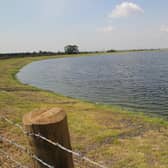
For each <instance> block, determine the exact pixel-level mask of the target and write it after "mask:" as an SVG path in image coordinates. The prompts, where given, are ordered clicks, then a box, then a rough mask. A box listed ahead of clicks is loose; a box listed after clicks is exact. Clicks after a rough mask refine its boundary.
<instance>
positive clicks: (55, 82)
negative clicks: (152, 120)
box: [17, 51, 168, 117]
mask: <svg viewBox="0 0 168 168" xmlns="http://www.w3.org/2000/svg"><path fill="white" fill-rule="evenodd" d="M17 77H18V78H19V79H20V80H21V81H22V82H23V83H26V84H31V85H33V86H37V87H40V88H43V89H47V90H51V91H54V92H57V93H61V94H64V95H67V96H71V97H75V98H82V99H85V100H89V101H93V102H97V103H105V104H112V105H117V106H122V107H124V108H128V109H131V110H133V111H135V112H136V111H142V112H145V113H148V114H156V115H162V116H165V117H168V104H167V103H168V52H166V51H162V52H137V53H125V54H114V55H104V56H103V55H102V56H88V57H78V58H60V59H50V60H43V61H38V62H33V63H31V64H29V65H27V66H25V67H24V68H23V69H21V71H20V72H19V73H18V74H17Z"/></svg>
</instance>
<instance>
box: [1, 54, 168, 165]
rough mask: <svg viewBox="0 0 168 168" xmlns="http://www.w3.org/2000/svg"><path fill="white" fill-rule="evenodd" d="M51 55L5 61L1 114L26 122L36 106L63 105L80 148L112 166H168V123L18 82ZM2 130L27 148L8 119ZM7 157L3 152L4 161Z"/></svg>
mask: <svg viewBox="0 0 168 168" xmlns="http://www.w3.org/2000/svg"><path fill="white" fill-rule="evenodd" d="M81 56H84V55H81ZM59 57H69V56H66V55H64V56H59ZM49 58H53V56H52V57H28V58H13V59H5V60H0V114H1V115H4V116H6V117H8V118H9V119H11V120H13V121H14V122H16V123H21V122H22V117H23V115H24V114H25V113H27V112H30V111H31V110H34V109H39V108H50V107H61V108H63V109H64V110H65V111H66V112H67V115H68V122H69V128H70V134H71V142H72V146H73V149H74V150H80V151H81V152H83V153H84V154H86V155H87V156H88V157H90V158H92V159H93V160H96V161H99V162H101V163H103V164H104V165H106V166H107V167H114V168H123V167H124V168H167V167H168V157H167V156H168V121H166V120H164V119H162V118H156V117H149V116H146V115H144V114H143V113H138V114H137V113H134V112H130V111H127V110H123V109H121V108H120V107H114V106H107V105H100V104H99V105H97V104H93V103H89V102H87V101H82V100H77V99H73V98H69V97H65V96H62V95H60V94H55V93H52V92H47V91H43V90H41V89H38V88H35V87H32V86H28V85H23V84H21V83H20V82H19V81H17V80H16V78H15V74H16V73H17V72H18V71H19V69H20V68H21V67H23V66H24V65H26V64H28V63H31V62H32V61H38V60H42V59H49ZM55 58H57V57H55ZM0 132H1V135H4V136H7V137H9V138H12V139H15V140H16V141H17V142H19V143H21V144H23V145H25V146H27V139H26V137H24V136H23V135H22V134H21V132H20V130H18V129H16V128H13V127H12V126H10V125H9V124H7V123H6V122H4V121H0ZM0 146H1V147H3V148H4V149H5V150H6V151H9V152H10V153H13V156H15V158H16V159H18V160H20V161H21V162H22V163H24V164H28V165H29V164H30V163H29V158H28V157H27V156H26V155H23V154H20V152H19V151H18V150H16V149H14V148H11V147H10V146H7V145H4V144H1V145H0ZM2 159H3V157H2V156H0V163H1V160H2ZM2 166H3V164H2Z"/></svg>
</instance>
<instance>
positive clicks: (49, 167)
mask: <svg viewBox="0 0 168 168" xmlns="http://www.w3.org/2000/svg"><path fill="white" fill-rule="evenodd" d="M0 118H1V119H3V120H5V121H6V122H8V123H9V124H11V125H14V126H15V127H17V128H19V129H20V130H21V131H22V132H23V133H24V134H25V135H27V136H35V137H38V138H40V139H42V140H44V141H46V142H48V143H50V144H52V145H54V146H56V147H58V148H59V149H61V150H63V151H66V152H68V153H71V154H72V155H74V156H76V157H78V158H79V159H81V160H83V161H86V162H88V163H90V164H92V165H94V166H97V167H99V168H107V167H106V166H104V165H101V164H100V163H98V162H95V161H93V160H91V159H89V158H87V157H86V156H82V155H81V154H80V153H77V152H74V151H72V150H70V149H67V148H65V147H64V146H62V145H61V144H59V143H56V142H53V141H52V140H50V139H47V138H46V137H43V136H41V135H40V134H35V133H29V132H26V131H25V130H24V129H23V127H22V126H21V125H19V124H17V123H14V122H13V121H11V120H9V119H7V118H5V117H2V116H1V117H0ZM0 139H2V137H1V136H0ZM8 142H12V141H10V140H8ZM11 144H13V145H15V146H16V147H18V148H20V149H22V150H24V151H26V152H28V151H27V149H25V148H24V147H23V146H21V145H19V144H16V143H11ZM29 155H30V152H29ZM31 157H32V158H33V159H35V160H37V161H39V162H40V163H42V164H43V165H45V166H46V167H48V168H54V167H53V166H51V165H48V164H47V163H46V162H44V161H42V160H41V159H40V158H38V157H37V156H35V155H33V154H31Z"/></svg>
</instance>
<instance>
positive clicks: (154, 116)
mask: <svg viewBox="0 0 168 168" xmlns="http://www.w3.org/2000/svg"><path fill="white" fill-rule="evenodd" d="M94 55H95V54H94ZM80 56H81V57H82V56H85V55H79V56H76V55H75V56H70V57H68V58H73V57H80ZM86 56H87V55H86ZM95 56H97V55H95ZM62 58H66V56H60V57H55V58H53V57H51V58H44V59H43V58H42V59H40V60H38V61H39V62H40V61H43V60H50V59H62ZM38 61H37V62H38ZM33 62H35V61H32V62H30V63H28V64H31V63H33ZM28 64H25V65H24V66H27V65H28ZM24 66H22V67H21V68H20V69H19V70H18V71H17V72H16V73H15V75H14V79H15V80H16V81H18V82H19V83H20V84H22V85H28V86H30V87H33V88H36V89H39V90H43V91H46V92H51V93H53V94H56V95H59V96H61V97H66V98H70V99H74V100H79V101H82V102H87V103H91V104H95V105H99V106H105V107H109V108H111V109H112V110H113V109H114V108H115V110H116V109H117V111H119V112H124V113H128V114H129V115H130V114H131V115H141V116H143V117H148V118H152V119H160V120H161V122H163V121H165V122H168V120H166V119H165V117H162V116H160V115H157V114H156V115H154V114H151V113H149V114H147V113H145V112H143V111H136V112H135V111H133V110H129V109H127V108H126V107H122V106H119V105H113V104H104V103H96V102H92V101H89V100H86V99H82V98H74V97H71V96H66V95H63V94H62V93H57V92H54V91H52V90H47V89H43V88H40V87H38V86H33V85H31V84H24V83H22V82H21V80H19V79H18V78H17V74H18V73H19V71H20V70H21V69H22V68H24ZM162 120H163V121H162Z"/></svg>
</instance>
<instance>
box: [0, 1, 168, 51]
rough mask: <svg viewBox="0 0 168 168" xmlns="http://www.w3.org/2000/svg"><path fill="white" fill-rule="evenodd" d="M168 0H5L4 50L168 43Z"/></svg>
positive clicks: (1, 21) (0, 18)
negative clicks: (70, 45) (74, 45)
mask: <svg viewBox="0 0 168 168" xmlns="http://www.w3.org/2000/svg"><path fill="white" fill-rule="evenodd" d="M167 8H168V1H167V0H130V1H124V0H0V53H3V52H24V51H25V52H27V51H30V52H32V51H39V50H42V51H63V49H64V46H65V45H68V44H76V45H78V46H79V49H80V50H82V51H84V50H87V51H89V50H107V49H142V48H168V19H167V16H168V10H167Z"/></svg>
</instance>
